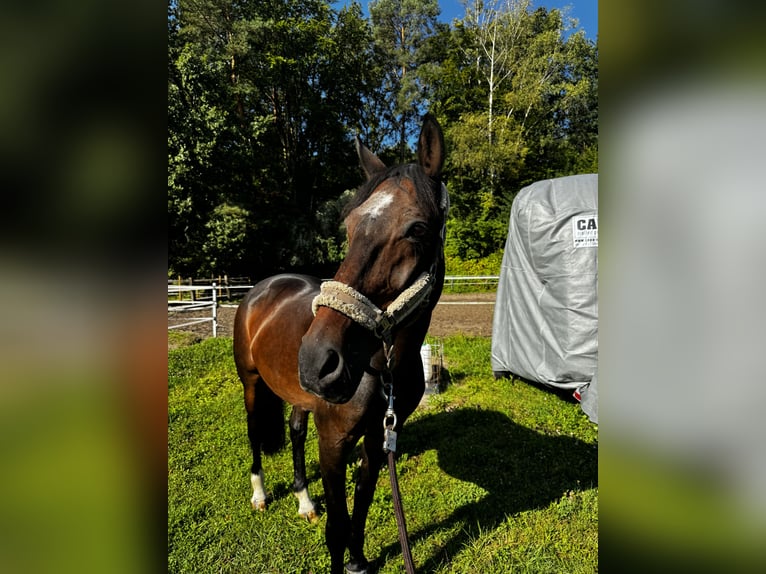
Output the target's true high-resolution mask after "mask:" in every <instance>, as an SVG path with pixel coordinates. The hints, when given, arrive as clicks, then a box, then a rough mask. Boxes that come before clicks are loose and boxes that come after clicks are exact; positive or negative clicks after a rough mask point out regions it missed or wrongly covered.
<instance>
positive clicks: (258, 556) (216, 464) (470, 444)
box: [168, 337, 598, 574]
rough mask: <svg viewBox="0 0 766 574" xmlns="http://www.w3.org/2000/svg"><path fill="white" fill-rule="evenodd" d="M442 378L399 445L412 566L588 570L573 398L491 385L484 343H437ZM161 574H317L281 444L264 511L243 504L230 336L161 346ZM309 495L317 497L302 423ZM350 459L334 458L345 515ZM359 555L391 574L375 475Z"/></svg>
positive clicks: (590, 462)
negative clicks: (344, 467) (164, 547)
mask: <svg viewBox="0 0 766 574" xmlns="http://www.w3.org/2000/svg"><path fill="white" fill-rule="evenodd" d="M443 342H444V357H445V363H446V365H445V366H446V367H447V369H448V372H449V376H450V383H449V385H448V386H447V388H446V390H445V391H444V392H442V393H441V394H439V395H434V396H432V397H430V399H429V402H428V404H427V405H425V406H423V407H421V408H419V409H418V410H417V411H416V412H415V414H414V415H413V416H412V417H411V418H410V420H409V421H408V422H407V424H406V425H405V427H404V430H403V432H402V434H401V436H400V437H399V441H398V447H399V449H398V450H399V462H398V472H399V484H400V489H401V491H402V499H403V504H404V509H405V514H406V517H407V526H408V530H409V533H410V542H411V546H412V553H413V556H414V559H415V565H416V568H417V570H418V572H423V573H425V572H438V573H448V572H449V573H466V572H487V573H492V572H530V573H532V572H534V573H538V572H539V573H543V572H545V573H548V572H550V573H562V572H567V573H583V574H584V573H588V574H590V573H592V572H595V571H597V552H598V539H597V526H598V522H597V516H598V486H597V462H596V461H597V444H598V440H597V429H596V427H594V426H593V425H592V424H591V423H590V422H588V420H587V417H586V416H585V415H584V414H583V413H582V412H581V411H580V409H579V407H578V406H577V405H575V404H572V403H568V402H565V401H563V400H561V399H560V398H558V397H557V396H556V395H554V394H551V393H548V392H546V391H542V390H540V389H537V388H535V387H532V386H529V385H527V384H525V383H522V382H514V383H511V382H509V381H507V380H504V381H495V380H494V379H493V376H492V372H491V367H490V364H489V353H490V341H489V339H485V338H464V337H453V338H448V339H445V340H444V341H443ZM168 363H169V381H168V383H169V389H168V393H169V402H168V409H169V413H168V414H169V428H168V433H169V437H168V440H169V445H168V454H169V462H168V481H169V482H168V497H169V498H168V505H169V508H168V560H169V563H168V570H169V571H170V572H195V573H197V572H252V573H260V572H278V573H292V572H301V573H309V572H326V571H327V570H328V569H329V556H328V554H327V550H326V548H325V546H324V534H323V528H324V523H325V518H324V516H322V518H321V519H320V521H319V524H315V525H312V524H309V523H307V522H305V521H302V520H301V519H300V518H299V517H298V513H297V503H296V501H295V499H294V497H293V496H292V494H291V481H292V463H291V459H290V451H289V448H287V449H285V450H284V451H282V452H280V453H278V454H276V455H274V456H271V457H265V459H264V468H265V473H266V488H267V490H268V491H270V492H271V494H272V495H273V501H272V502H271V503H270V505H269V508H268V509H267V511H266V512H264V513H256V512H253V511H252V510H250V504H249V497H250V494H251V493H250V484H249V466H250V452H249V445H248V442H247V437H246V428H245V417H244V406H243V403H242V395H241V386H240V384H239V381H238V379H237V376H236V373H235V370H234V364H233V360H232V358H231V340H230V339H225V338H219V339H208V340H205V341H203V342H201V343H198V344H193V345H190V346H186V347H183V348H179V349H175V350H172V351H169V356H168ZM306 447H307V448H306V451H307V452H306V456H307V468H308V474H309V480H310V487H309V488H310V490H311V493H312V496H313V497H314V499H315V500H318V501H319V502H320V504H322V503H323V499H324V496H323V490H322V485H321V481H320V477H319V470H318V464H317V449H316V431H315V429H314V427H313V424H312V425H311V426H310V431H309V438H308V441H307V445H306ZM355 468H356V467H355V465H354V462H353V461H349V467H348V475H349V481H348V487H347V492H348V495H349V505H350V506H351V497H352V493H353V478H354V471H355ZM365 551H366V554H367V557H368V558H369V559H370V560H371V561H373V565H374V566H375V568H377V569H378V571H379V572H381V573H394V572H401V571H402V570H403V566H402V557H401V550H400V547H399V543H398V540H397V529H396V523H395V520H394V516H393V509H392V503H391V493H390V485H389V483H388V475H387V473H386V472H381V478H380V481H379V483H378V488H377V491H376V493H375V498H374V501H373V504H372V506H371V509H370V516H369V519H368V527H367V541H366V547H365Z"/></svg>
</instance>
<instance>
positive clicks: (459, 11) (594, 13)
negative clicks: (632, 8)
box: [361, 0, 598, 40]
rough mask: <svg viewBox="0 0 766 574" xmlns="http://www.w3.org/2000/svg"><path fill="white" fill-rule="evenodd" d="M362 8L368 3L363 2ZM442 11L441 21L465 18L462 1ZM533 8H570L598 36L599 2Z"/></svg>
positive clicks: (448, 0) (569, 0) (445, 4)
mask: <svg viewBox="0 0 766 574" xmlns="http://www.w3.org/2000/svg"><path fill="white" fill-rule="evenodd" d="M361 2H362V6H366V5H367V2H366V1H365V0H361ZM439 6H440V7H441V9H442V15H441V20H442V21H444V22H451V21H452V20H453V19H455V18H460V17H462V16H463V13H464V9H463V5H462V3H461V2H460V0H439ZM532 6H534V7H538V6H544V7H546V8H558V9H559V10H561V11H562V12H563V11H565V9H566V8H567V7H569V16H571V17H572V18H576V19H577V20H579V27H580V28H582V29H583V30H585V35H586V36H587V37H588V38H590V39H591V40H595V39H596V35H597V34H598V0H559V1H558V2H556V1H554V0H532Z"/></svg>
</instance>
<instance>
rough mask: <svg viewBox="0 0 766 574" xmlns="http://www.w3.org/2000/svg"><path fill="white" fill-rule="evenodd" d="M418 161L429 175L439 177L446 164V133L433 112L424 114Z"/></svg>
mask: <svg viewBox="0 0 766 574" xmlns="http://www.w3.org/2000/svg"><path fill="white" fill-rule="evenodd" d="M418 163H419V164H420V165H421V167H422V168H423V169H424V170H425V172H426V173H427V174H428V176H429V177H431V178H433V179H439V176H440V175H441V173H442V167H443V166H444V134H442V128H441V126H440V125H439V122H437V121H436V118H435V117H433V116H432V115H431V114H426V115H425V116H423V127H422V128H421V130H420V137H419V138H418Z"/></svg>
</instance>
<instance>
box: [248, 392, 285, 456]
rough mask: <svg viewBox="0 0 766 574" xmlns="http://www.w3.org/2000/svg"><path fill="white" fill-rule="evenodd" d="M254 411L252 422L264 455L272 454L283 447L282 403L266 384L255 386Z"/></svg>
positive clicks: (283, 421) (283, 418)
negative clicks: (256, 429) (255, 426)
mask: <svg viewBox="0 0 766 574" xmlns="http://www.w3.org/2000/svg"><path fill="white" fill-rule="evenodd" d="M254 406H255V411H254V412H253V415H254V416H253V420H254V422H255V424H256V425H257V426H258V436H259V437H260V440H261V449H262V450H263V453H264V454H274V453H276V452H278V451H280V450H282V448H283V447H284V446H285V413H284V403H283V401H282V399H280V398H279V397H278V396H277V395H276V394H274V391H272V390H271V389H270V388H269V387H268V386H267V385H266V383H264V382H263V381H259V383H258V384H256V385H255V405H254Z"/></svg>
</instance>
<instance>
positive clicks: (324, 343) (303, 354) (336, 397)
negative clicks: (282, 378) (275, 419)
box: [298, 333, 358, 403]
mask: <svg viewBox="0 0 766 574" xmlns="http://www.w3.org/2000/svg"><path fill="white" fill-rule="evenodd" d="M298 373H299V380H300V385H301V388H302V389H303V390H304V391H306V392H309V393H311V394H313V395H316V396H318V397H319V398H321V399H324V400H326V401H328V402H330V403H345V402H348V401H349V400H351V397H353V396H354V393H355V392H356V387H357V386H358V385H355V384H354V377H353V376H352V375H351V371H350V369H349V365H348V363H347V362H346V360H345V359H344V354H343V351H342V349H341V348H340V345H336V344H333V342H332V341H331V340H328V339H327V338H323V337H312V336H311V334H310V333H307V334H306V335H305V336H304V337H303V341H302V342H301V348H300V350H299V351H298Z"/></svg>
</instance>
